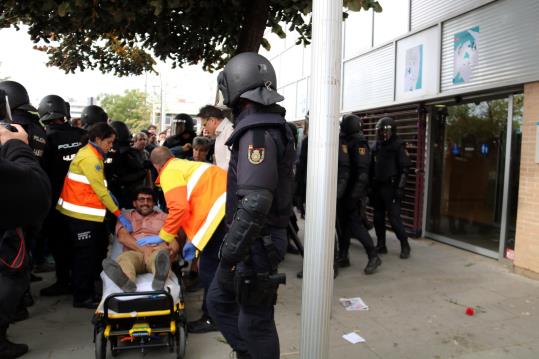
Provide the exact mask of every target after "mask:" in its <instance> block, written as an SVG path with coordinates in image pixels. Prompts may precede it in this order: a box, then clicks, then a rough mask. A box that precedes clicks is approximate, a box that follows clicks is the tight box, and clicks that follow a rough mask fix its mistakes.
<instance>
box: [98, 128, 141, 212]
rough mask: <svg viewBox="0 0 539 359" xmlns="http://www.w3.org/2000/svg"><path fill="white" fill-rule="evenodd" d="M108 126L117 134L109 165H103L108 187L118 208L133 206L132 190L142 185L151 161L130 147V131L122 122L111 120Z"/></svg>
mask: <svg viewBox="0 0 539 359" xmlns="http://www.w3.org/2000/svg"><path fill="white" fill-rule="evenodd" d="M110 126H111V127H112V128H114V130H115V131H116V133H117V136H116V139H115V140H114V145H113V148H112V151H113V161H112V163H111V164H110V166H105V174H106V175H107V180H109V181H110V186H109V189H110V191H111V192H112V193H113V194H114V196H116V199H117V200H118V202H119V204H120V205H119V207H120V208H133V200H132V199H133V195H134V192H135V190H137V189H139V188H141V187H143V186H144V183H145V182H144V181H145V180H146V176H147V174H148V169H149V168H150V166H151V163H150V162H149V161H147V160H146V159H145V158H143V157H142V156H141V154H140V151H138V150H136V149H134V148H133V147H131V144H132V136H131V132H130V131H129V128H128V127H127V125H126V124H125V123H124V122H122V121H112V122H111V123H110Z"/></svg>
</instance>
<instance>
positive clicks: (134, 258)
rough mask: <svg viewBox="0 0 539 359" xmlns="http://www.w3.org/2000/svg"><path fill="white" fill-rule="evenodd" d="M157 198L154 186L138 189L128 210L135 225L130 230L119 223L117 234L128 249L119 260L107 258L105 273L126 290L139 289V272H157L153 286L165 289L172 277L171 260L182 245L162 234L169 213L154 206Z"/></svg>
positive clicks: (128, 216)
mask: <svg viewBox="0 0 539 359" xmlns="http://www.w3.org/2000/svg"><path fill="white" fill-rule="evenodd" d="M154 206H155V198H154V192H153V190H152V189H151V188H141V189H139V190H137V191H136V192H135V193H134V200H133V207H134V209H132V210H128V211H125V212H124V215H125V216H126V218H127V219H129V220H130V221H131V223H132V225H133V232H131V233H129V232H128V231H127V230H126V229H125V228H124V227H123V225H122V224H121V223H120V222H118V223H117V224H116V238H117V240H118V241H119V242H120V243H121V244H122V245H123V248H124V251H123V253H121V254H120V255H119V256H118V257H117V258H116V260H114V259H111V258H106V259H105V260H104V261H103V271H104V272H105V274H106V275H107V276H108V277H109V278H110V279H111V280H112V281H113V282H114V284H116V285H117V286H118V287H119V288H120V289H122V290H123V291H124V292H135V291H136V290H137V285H136V277H137V274H142V273H148V272H149V273H153V275H154V276H153V281H152V289H153V290H162V289H163V288H164V286H165V282H166V280H167V278H168V274H169V271H170V263H171V261H172V260H176V259H177V257H178V252H179V250H180V245H179V243H178V241H177V238H176V240H173V241H171V242H170V243H167V242H164V241H162V240H161V239H160V238H159V231H160V230H161V228H162V227H163V224H164V223H165V219H166V218H167V215H166V213H163V212H161V211H156V210H155V209H154Z"/></svg>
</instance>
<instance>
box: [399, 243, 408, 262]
mask: <svg viewBox="0 0 539 359" xmlns="http://www.w3.org/2000/svg"><path fill="white" fill-rule="evenodd" d="M400 242H401V254H400V258H401V259H407V258H410V244H409V243H408V240H407V239H404V240H401V241H400Z"/></svg>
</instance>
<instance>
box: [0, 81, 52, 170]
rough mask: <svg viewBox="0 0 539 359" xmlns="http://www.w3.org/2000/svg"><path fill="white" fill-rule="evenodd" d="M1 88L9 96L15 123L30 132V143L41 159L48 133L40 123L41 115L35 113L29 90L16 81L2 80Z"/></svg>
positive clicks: (35, 153)
mask: <svg viewBox="0 0 539 359" xmlns="http://www.w3.org/2000/svg"><path fill="white" fill-rule="evenodd" d="M0 89H1V90H4V91H5V93H6V95H7V97H8V100H9V107H10V109H11V117H12V120H13V123H17V124H19V125H21V126H22V127H23V128H24V129H25V131H26V132H27V133H28V145H29V146H30V148H32V151H33V152H34V155H36V156H37V158H38V159H39V160H40V161H41V159H42V158H43V153H44V151H45V144H46V134H45V129H44V128H43V126H42V125H41V124H40V123H39V117H37V116H36V115H35V114H34V113H35V112H37V110H36V109H35V107H34V106H32V105H31V104H30V98H29V97H28V92H27V91H26V89H25V88H24V86H23V85H21V84H20V83H18V82H16V81H2V82H0Z"/></svg>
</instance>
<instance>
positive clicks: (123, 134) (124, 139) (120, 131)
mask: <svg viewBox="0 0 539 359" xmlns="http://www.w3.org/2000/svg"><path fill="white" fill-rule="evenodd" d="M110 126H111V127H112V128H113V129H114V131H116V140H117V141H118V143H119V144H122V145H123V144H129V141H131V132H129V127H127V125H126V124H125V122H122V121H112V122H111V123H110Z"/></svg>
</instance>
